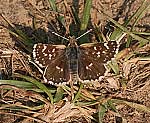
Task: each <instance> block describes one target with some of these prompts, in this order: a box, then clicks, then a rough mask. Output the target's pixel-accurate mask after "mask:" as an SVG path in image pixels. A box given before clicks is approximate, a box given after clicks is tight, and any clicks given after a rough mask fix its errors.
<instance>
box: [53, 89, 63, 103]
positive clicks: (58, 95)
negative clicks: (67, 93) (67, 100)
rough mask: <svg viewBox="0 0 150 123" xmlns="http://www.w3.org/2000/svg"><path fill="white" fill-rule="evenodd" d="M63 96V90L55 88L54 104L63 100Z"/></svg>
mask: <svg viewBox="0 0 150 123" xmlns="http://www.w3.org/2000/svg"><path fill="white" fill-rule="evenodd" d="M63 95H64V90H63V89H62V87H61V86H60V87H58V88H57V92H56V94H55V97H54V102H58V101H60V100H61V99H62V98H63Z"/></svg>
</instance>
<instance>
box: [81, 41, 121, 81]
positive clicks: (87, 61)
mask: <svg viewBox="0 0 150 123" xmlns="http://www.w3.org/2000/svg"><path fill="white" fill-rule="evenodd" d="M117 49H118V46H117V43H116V42H115V41H109V42H108V43H107V44H104V43H87V44H82V45H80V46H79V59H78V60H79V69H78V71H79V77H80V79H81V80H83V81H85V80H89V81H90V80H96V79H99V78H101V76H103V75H104V73H105V71H106V68H105V66H104V65H105V64H106V63H107V62H108V61H109V60H111V58H113V57H114V55H115V54H116V51H117Z"/></svg>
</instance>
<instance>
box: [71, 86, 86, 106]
mask: <svg viewBox="0 0 150 123" xmlns="http://www.w3.org/2000/svg"><path fill="white" fill-rule="evenodd" d="M83 85H84V84H83V83H81V84H80V88H79V90H78V92H77V94H76V95H75V98H74V100H73V103H75V102H76V100H77V99H78V98H79V97H80V94H81V90H82V88H83Z"/></svg>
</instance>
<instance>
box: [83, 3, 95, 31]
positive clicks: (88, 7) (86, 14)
mask: <svg viewBox="0 0 150 123" xmlns="http://www.w3.org/2000/svg"><path fill="white" fill-rule="evenodd" d="M91 6H92V0H86V3H85V7H84V10H83V16H82V20H81V27H80V30H85V29H86V28H87V25H88V22H89V18H90V10H91Z"/></svg>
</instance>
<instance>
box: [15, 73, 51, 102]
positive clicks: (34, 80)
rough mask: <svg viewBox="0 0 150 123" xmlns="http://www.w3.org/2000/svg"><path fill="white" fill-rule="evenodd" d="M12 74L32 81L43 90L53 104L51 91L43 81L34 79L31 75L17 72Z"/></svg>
mask: <svg viewBox="0 0 150 123" xmlns="http://www.w3.org/2000/svg"><path fill="white" fill-rule="evenodd" d="M14 76H15V77H19V78H23V79H26V80H27V81H29V82H31V83H33V84H34V85H36V86H37V87H38V88H40V89H41V90H43V91H44V92H45V93H46V94H47V95H48V97H49V98H50V101H51V103H52V104H53V102H54V100H53V96H52V94H51V91H50V90H49V89H48V88H47V87H46V86H45V85H44V84H43V83H41V82H39V81H37V80H36V79H34V78H32V77H28V76H24V75H21V74H17V73H15V74H14Z"/></svg>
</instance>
